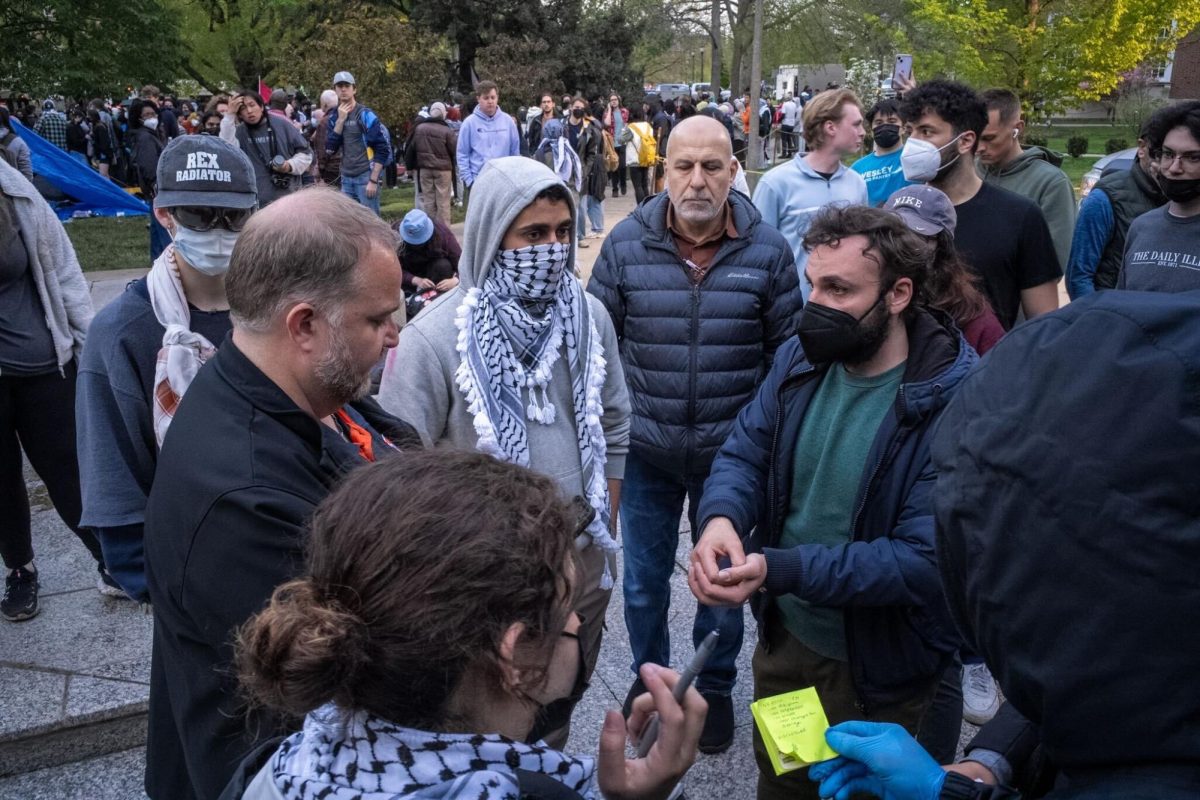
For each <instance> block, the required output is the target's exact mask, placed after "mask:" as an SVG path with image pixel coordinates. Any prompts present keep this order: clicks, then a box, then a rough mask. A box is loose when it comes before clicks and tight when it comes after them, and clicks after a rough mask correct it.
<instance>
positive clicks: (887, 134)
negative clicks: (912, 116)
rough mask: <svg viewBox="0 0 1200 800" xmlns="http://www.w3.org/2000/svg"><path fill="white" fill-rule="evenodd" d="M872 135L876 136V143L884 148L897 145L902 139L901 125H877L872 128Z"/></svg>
mask: <svg viewBox="0 0 1200 800" xmlns="http://www.w3.org/2000/svg"><path fill="white" fill-rule="evenodd" d="M871 136H872V137H874V139H875V144H877V145H879V146H880V147H882V148H884V149H887V148H889V147H895V146H896V144H897V143H898V142H899V141H900V126H899V125H876V126H875V127H874V128H872V129H871Z"/></svg>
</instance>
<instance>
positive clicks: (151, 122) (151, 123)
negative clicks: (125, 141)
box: [142, 117, 158, 130]
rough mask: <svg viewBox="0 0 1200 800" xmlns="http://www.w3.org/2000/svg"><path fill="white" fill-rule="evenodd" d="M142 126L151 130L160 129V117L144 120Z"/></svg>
mask: <svg viewBox="0 0 1200 800" xmlns="http://www.w3.org/2000/svg"><path fill="white" fill-rule="evenodd" d="M142 125H143V126H144V127H147V128H149V129H150V130H155V129H157V128H158V117H150V118H149V119H144V120H142Z"/></svg>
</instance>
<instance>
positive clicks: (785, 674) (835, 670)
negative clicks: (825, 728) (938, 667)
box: [752, 613, 941, 800]
mask: <svg viewBox="0 0 1200 800" xmlns="http://www.w3.org/2000/svg"><path fill="white" fill-rule="evenodd" d="M764 622H765V624H764V625H763V630H760V631H759V641H758V645H757V646H755V648H754V659H753V661H752V665H753V668H754V699H755V700H758V699H759V698H760V697H771V696H773V695H777V694H784V693H785V692H792V691H795V690H797V689H805V688H807V687H809V686H815V687H817V695H818V696H819V697H820V698H821V705H822V706H823V707H824V708H825V716H826V717H827V718H828V719H829V724H830V725H837V724H838V723H839V722H845V721H846V720H851V719H867V720H871V721H873V722H894V723H896V724H898V725H902V726H904V728H906V729H907V730H908V732H909V733H911V734H912V735H913V736H916V735H917V729H918V728H919V726H920V722H921V718H922V717H923V716H924V715H925V712H926V710H927V709H928V708H929V706H930V704H931V703H932V701H933V692H934V689H935V688H936V686H937V682H938V678H940V677H941V676H940V675H938V676H936V677H932V678H930V679H929V686H928V687H927V688H926V689H922V690H921V691H920V692H919V693H918V694H917V695H915V696H913V697H910V698H907V699H905V700H902V701H900V702H898V703H893V704H890V705H886V706H878V707H875V708H872V709H871V713H870V714H869V715H866V714H863V712H862V711H860V710H859V709H858V708H857V703H858V695H857V693H856V692H855V690H854V680H853V678H852V677H851V674H850V664H849V663H847V662H845V661H836V660H834V659H829V658H825V657H824V656H820V655H818V654H816V653H814V652H813V651H812V650H810V649H808V648H807V647H805V646H804V645H803V644H801V643H800V640H798V639H796V638H795V637H794V636H792V635H791V634H790V633H788V631H787V629H786V628H785V627H784V626H783V622H782V620H780V619H779V615H778V614H777V613H768V615H767V620H765V621H764ZM764 640H765V641H767V642H770V643H771V651H770V652H769V653H768V652H767V650H766V648H764V647H763V642H764ZM754 760H755V761H757V762H758V800H810V799H811V800H818V798H819V795H818V794H817V784H815V783H813V782H812V781H810V780H809V779H808V770H807V769H798V770H795V771H793V772H786V773H784V774H783V775H779V776H776V775H775V770H774V768H773V767H772V766H771V760H770V758H768V757H767V751H766V748H765V746H764V745H763V740H762V737H761V736H760V735H759V733H758V726H757V725H756V726H754Z"/></svg>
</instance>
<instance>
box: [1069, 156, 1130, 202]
mask: <svg viewBox="0 0 1200 800" xmlns="http://www.w3.org/2000/svg"><path fill="white" fill-rule="evenodd" d="M1135 158H1137V148H1136V147H1130V148H1128V149H1126V150H1118V151H1117V152H1115V153H1109V154H1108V155H1106V156H1103V157H1101V158H1098V159H1096V163H1095V164H1093V165H1092V168H1091V169H1089V170H1088V171H1087V172H1085V173H1083V180H1081V181H1080V182H1079V202H1081V203H1082V202H1083V198H1085V197H1087V196H1088V192H1090V191H1091V190H1092V187H1093V186H1095V185H1096V181H1098V180H1100V176H1101V175H1103V174H1104V173H1106V172H1112V171H1113V170H1117V169H1129V168H1130V167H1132V166H1133V160H1134V159H1135Z"/></svg>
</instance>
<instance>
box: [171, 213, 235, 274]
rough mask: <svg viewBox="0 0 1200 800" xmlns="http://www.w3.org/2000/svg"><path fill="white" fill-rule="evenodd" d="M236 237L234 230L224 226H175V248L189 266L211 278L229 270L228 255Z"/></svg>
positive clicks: (230, 253)
mask: <svg viewBox="0 0 1200 800" xmlns="http://www.w3.org/2000/svg"><path fill="white" fill-rule="evenodd" d="M237 239H238V234H237V233H236V232H234V231H230V230H226V229H224V228H213V229H212V230H211V231H194V230H192V229H191V228H185V227H183V226H182V225H176V226H175V250H176V251H177V252H178V253H179V255H181V256H183V260H184V261H186V262H187V264H188V266H189V267H191V268H192V269H194V270H196V271H197V272H201V273H203V274H205V275H208V276H209V277H213V278H215V277H217V276H218V275H224V274H225V273H226V272H227V271H228V270H229V257H230V256H232V255H233V245H234V243H235V242H237Z"/></svg>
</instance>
